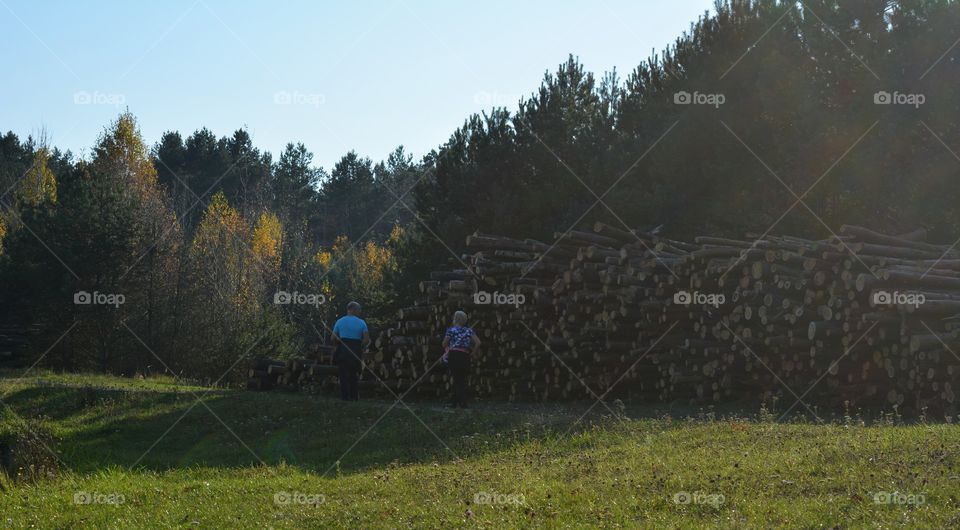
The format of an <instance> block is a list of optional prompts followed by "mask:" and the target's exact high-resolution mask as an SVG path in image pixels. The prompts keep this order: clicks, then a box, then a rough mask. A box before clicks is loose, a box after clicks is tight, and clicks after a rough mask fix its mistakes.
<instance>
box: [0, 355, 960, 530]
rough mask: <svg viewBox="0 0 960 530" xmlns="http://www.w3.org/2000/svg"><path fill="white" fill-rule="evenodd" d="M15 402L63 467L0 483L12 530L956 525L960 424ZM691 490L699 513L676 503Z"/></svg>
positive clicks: (184, 398) (134, 388)
mask: <svg viewBox="0 0 960 530" xmlns="http://www.w3.org/2000/svg"><path fill="white" fill-rule="evenodd" d="M88 385H89V386H88ZM91 387H92V388H91ZM198 396H202V399H203V401H202V402H198V401H197V397H198ZM0 397H2V399H3V402H4V403H5V404H6V405H9V407H10V409H6V407H4V408H5V409H6V413H5V414H4V416H3V419H2V422H3V425H2V427H4V428H3V429H0V433H2V432H5V431H6V432H8V431H10V429H21V430H22V429H23V427H22V424H21V423H20V421H21V420H19V418H21V417H23V418H41V417H42V419H41V420H31V423H30V425H31V426H33V427H35V428H43V429H46V430H48V431H49V434H50V435H51V436H52V441H51V445H53V446H55V448H56V450H57V452H58V453H59V457H60V458H61V459H62V461H63V467H62V469H61V471H60V473H59V475H58V476H56V477H53V478H42V479H37V480H13V479H9V478H7V479H3V480H0V488H2V489H3V490H4V491H3V493H2V494H0V527H3V528H7V527H10V528H31V527H33V528H37V527H39V528H80V527H95V528H169V527H176V528H197V527H200V528H271V527H272V528H457V527H466V528H474V527H477V528H515V527H521V528H523V527H536V528H538V527H546V528H587V527H603V528H618V527H619V528H697V527H730V528H732V527H738V528H742V527H750V528H769V527H788V528H834V527H840V528H891V527H912V528H950V527H953V528H956V527H958V526H960V510H958V508H960V504H958V499H957V497H958V496H960V430H958V427H956V426H953V425H946V424H922V423H919V424H912V425H904V424H897V422H879V423H877V424H871V425H869V426H868V425H864V424H863V423H862V422H859V421H856V420H850V421H846V422H844V421H839V422H836V423H831V424H827V425H815V424H811V423H807V422H791V423H775V422H774V421H772V418H775V417H776V416H770V415H766V414H763V415H760V416H758V417H756V418H753V419H751V420H747V419H743V418H734V417H730V418H727V419H711V418H710V416H709V415H700V417H697V415H694V416H693V417H692V418H690V419H676V418H671V417H667V416H662V415H661V416H656V415H654V414H653V412H652V411H651V410H649V409H637V410H629V411H628V412H627V415H628V416H629V417H630V418H633V419H618V418H613V417H611V416H609V415H608V416H606V417H603V416H601V415H599V414H596V415H592V416H590V417H589V418H588V421H589V425H587V424H580V425H578V426H577V428H576V429H574V430H572V431H571V432H569V433H568V432H567V431H568V429H569V427H570V426H571V425H572V424H573V423H574V422H575V421H576V420H577V419H578V418H579V416H580V415H581V414H582V412H583V411H584V410H586V408H587V407H588V406H589V404H569V405H566V406H538V405H523V406H519V405H518V406H511V405H480V406H478V407H476V408H475V409H471V410H468V411H466V412H457V413H454V412H451V411H448V410H445V409H443V408H441V407H437V406H435V405H430V404H411V408H412V411H413V412H412V413H411V411H410V410H407V408H406V407H405V406H404V405H397V406H396V407H395V408H393V409H392V410H390V411H389V413H387V410H388V409H389V408H390V407H391V405H392V402H384V401H364V402H360V403H347V404H344V403H341V402H339V401H336V400H332V399H329V398H324V397H317V396H306V395H290V394H263V393H250V392H242V391H231V390H223V389H214V390H209V389H204V388H200V387H183V386H180V385H177V384H176V383H175V382H174V381H171V380H169V379H156V380H153V379H148V380H128V379H117V378H109V377H105V376H76V375H55V374H49V373H48V374H41V375H40V376H36V377H29V378H23V379H15V378H5V379H0ZM191 407H192V408H191ZM207 407H209V409H210V410H208V409H207ZM11 409H12V410H13V411H15V413H16V415H14V414H13V413H11V412H10V410H11ZM598 409H599V410H605V409H604V408H603V407H597V408H596V409H594V410H598ZM754 410H756V409H754ZM188 411H189V412H188ZM211 411H212V412H211ZM384 413H387V414H386V415H385V416H384ZM651 415H652V416H654V417H649V416H651ZM381 417H382V419H381ZM218 418H219V419H218ZM418 418H419V419H418ZM378 419H379V422H378ZM221 420H222V422H223V423H221ZM421 420H422V422H423V423H421ZM424 424H425V425H424ZM374 425H375V426H374ZM171 427H172V428H171ZM371 427H373V428H372V429H371ZM368 430H369V432H368ZM435 435H436V436H435ZM361 438H362V439H361ZM158 440H159V441H158ZM358 440H359V442H358ZM682 492H687V493H689V494H691V496H693V495H694V494H695V495H696V501H692V502H690V503H688V504H679V503H677V502H676V500H675V499H676V498H677V497H678V494H679V495H680V496H681V497H682V495H683V494H682ZM878 492H898V493H899V494H902V495H913V497H911V498H910V499H911V500H916V501H917V502H914V503H911V504H902V505H900V504H878V503H876V502H875V500H874V496H875V494H877V493H878ZM478 494H480V495H483V494H491V495H492V496H493V497H494V498H495V499H496V500H498V501H500V502H499V503H490V504H476V503H475V502H474V501H475V497H476V496H477V495H478ZM285 495H286V497H284V496H285ZM85 496H86V497H87V498H95V502H93V503H91V504H82V503H78V502H76V500H77V498H83V497H85ZM278 497H279V500H280V501H282V500H283V499H284V498H289V497H295V502H290V503H284V502H277V500H278ZM108 501H122V502H116V503H114V504H109V503H108ZM301 501H303V502H306V501H313V502H312V503H310V504H306V503H301ZM920 501H922V502H920Z"/></svg>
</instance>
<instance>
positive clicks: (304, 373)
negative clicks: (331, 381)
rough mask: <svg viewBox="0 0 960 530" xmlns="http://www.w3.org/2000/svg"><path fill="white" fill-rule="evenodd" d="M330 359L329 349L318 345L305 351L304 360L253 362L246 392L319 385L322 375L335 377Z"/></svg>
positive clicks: (299, 358) (335, 368)
mask: <svg viewBox="0 0 960 530" xmlns="http://www.w3.org/2000/svg"><path fill="white" fill-rule="evenodd" d="M332 356H333V347H331V346H323V345H319V344H318V345H314V346H312V347H310V348H308V351H307V352H306V356H305V357H295V358H291V359H288V360H286V361H279V360H272V359H257V360H256V361H255V362H254V363H253V366H251V367H250V370H249V373H248V376H249V379H248V380H247V389H248V390H272V389H274V388H288V389H295V388H301V387H304V386H307V385H310V384H319V383H322V382H323V380H324V378H325V377H326V376H330V375H336V374H337V367H336V366H334V364H333V360H332Z"/></svg>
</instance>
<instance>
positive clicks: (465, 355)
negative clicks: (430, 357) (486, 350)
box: [443, 311, 480, 408]
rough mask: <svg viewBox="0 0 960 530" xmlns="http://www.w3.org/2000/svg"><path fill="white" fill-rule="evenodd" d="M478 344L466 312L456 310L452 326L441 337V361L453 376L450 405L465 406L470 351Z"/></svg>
mask: <svg viewBox="0 0 960 530" xmlns="http://www.w3.org/2000/svg"><path fill="white" fill-rule="evenodd" d="M479 346H480V339H478V338H477V334H476V333H474V332H473V329H471V328H468V327H467V314H466V313H464V312H463V311H457V312H456V313H454V315H453V326H451V327H450V328H448V329H447V333H446V335H444V337H443V350H444V352H443V361H444V362H445V363H447V366H448V367H449V368H450V375H451V376H452V378H453V400H452V401H451V403H450V406H452V407H463V408H466V407H467V382H468V381H467V379H468V377H469V375H470V351H471V350H472V349H476V348H478V347H479Z"/></svg>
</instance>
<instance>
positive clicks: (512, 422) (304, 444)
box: [3, 387, 585, 476]
mask: <svg viewBox="0 0 960 530" xmlns="http://www.w3.org/2000/svg"><path fill="white" fill-rule="evenodd" d="M198 395H202V393H198ZM3 401H4V403H6V404H8V405H10V406H11V407H12V408H13V410H14V411H16V413H17V414H18V415H20V416H22V417H28V418H29V417H46V418H48V419H49V420H50V421H51V423H52V424H53V425H55V428H56V430H57V431H58V432H57V434H58V439H59V440H60V443H59V451H60V452H61V457H62V459H63V461H64V462H65V463H66V464H67V465H68V466H69V467H70V468H71V469H72V470H74V471H77V472H81V473H89V472H95V471H97V470H100V469H104V468H107V467H111V466H121V467H134V468H144V469H149V470H157V471H162V470H167V469H173V468H187V467H247V466H251V465H254V466H255V465H258V464H267V465H275V464H279V463H281V462H285V463H287V464H289V465H293V466H297V467H300V468H302V469H304V470H309V471H312V472H319V473H328V476H335V475H336V474H337V473H353V472H358V471H363V470H367V469H371V468H377V467H383V466H386V465H389V464H393V463H397V464H410V463H429V462H440V463H442V462H449V461H452V460H455V459H457V458H466V457H468V456H470V457H473V456H477V455H478V454H482V453H485V452H492V451H499V450H505V449H507V448H509V447H510V446H511V445H513V444H516V443H518V442H522V441H529V440H531V439H545V438H548V437H551V436H556V435H558V433H559V434H562V433H563V431H564V430H565V429H566V428H567V426H569V425H570V424H572V423H573V421H574V420H575V419H576V416H575V415H573V414H572V413H567V414H559V413H557V412H556V411H555V410H554V409H552V408H538V409H530V410H526V411H523V412H521V410H523V408H522V407H516V408H511V409H507V410H504V409H500V408H485V407H478V408H477V409H470V410H466V411H463V410H457V411H454V410H450V409H445V408H443V407H440V406H437V405H433V404H425V403H411V404H410V408H411V409H412V412H411V410H410V409H408V408H407V407H406V406H404V405H403V404H396V405H395V406H394V404H393V401H383V400H371V401H361V402H357V403H345V402H341V401H339V400H334V399H332V398H327V397H319V396H308V395H298V394H278V393H253V392H243V391H213V392H211V393H210V394H207V395H206V396H205V397H203V399H202V401H199V400H198V399H197V397H196V396H195V395H193V394H189V393H181V392H176V393H174V392H171V393H164V392H156V391H150V392H143V391H125V390H118V389H85V388H57V387H23V388H19V389H16V390H12V391H10V392H9V393H8V394H7V395H6V396H5V397H3ZM584 408H585V407H584Z"/></svg>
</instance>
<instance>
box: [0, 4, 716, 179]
mask: <svg viewBox="0 0 960 530" xmlns="http://www.w3.org/2000/svg"><path fill="white" fill-rule="evenodd" d="M712 4H713V0H670V1H665V0H634V1H626V0H624V1H621V0H589V1H578V2H568V1H561V0H552V1H540V0H537V1H513V2H510V1H483V2H453V1H429V2H428V1H416V0H396V1H392V0H384V1H376V2H365V1H350V2H348V1H343V2H336V3H334V2H323V1H290V2H281V1H275V2H241V1H234V2H228V1H219V0H186V1H156V2H145V1H139V0H138V1H124V2H120V1H116V2H69V1H58V2H53V1H36V0H33V1H30V0H0V46H2V49H3V56H4V72H5V75H4V79H3V82H2V83H0V101H2V104H0V130H2V131H4V132H5V131H8V130H12V131H14V132H15V133H17V134H18V135H20V136H22V137H26V136H27V135H28V134H31V133H36V132H37V131H39V130H40V129H41V128H43V129H45V130H46V131H47V133H48V136H49V137H50V139H51V143H52V144H53V145H56V146H58V147H61V148H63V149H71V150H72V151H73V152H74V153H76V154H80V155H87V154H88V153H89V150H90V147H91V146H92V145H93V144H94V142H95V141H96V138H97V135H98V134H99V133H100V131H101V130H102V129H103V127H104V126H105V125H106V124H107V123H108V122H109V121H110V120H112V119H113V118H114V117H116V115H117V113H118V112H119V111H120V110H122V109H123V108H124V107H129V108H130V110H131V111H132V112H133V113H134V114H135V115H136V116H137V118H138V119H139V121H140V127H141V130H142V132H143V134H144V137H145V139H146V141H147V142H148V143H149V144H150V145H153V144H154V143H155V142H156V141H157V140H158V139H159V138H160V135H161V134H162V133H163V132H164V131H167V130H178V131H180V132H181V133H182V134H184V136H186V135H188V134H190V133H191V132H193V131H194V130H196V129H198V128H200V127H203V126H205V127H207V128H209V129H211V130H212V131H213V132H214V133H216V134H217V135H218V136H223V135H228V134H230V133H232V132H233V131H234V130H236V129H238V128H241V127H246V128H247V129H248V130H249V131H250V133H251V135H252V136H253V141H254V144H255V145H256V146H257V147H259V148H261V149H265V150H268V151H271V152H273V153H274V155H275V156H276V155H277V154H278V153H279V151H280V150H281V149H282V148H283V146H284V145H285V144H286V143H287V142H289V141H301V142H303V143H304V144H306V146H307V148H308V149H310V150H311V151H313V153H314V154H315V159H314V160H315V162H316V163H317V164H318V165H322V166H323V167H325V168H327V169H329V168H330V167H331V166H332V164H333V163H334V162H335V161H336V160H337V159H339V157H340V156H341V155H343V154H344V153H345V152H347V151H348V150H350V149H355V150H356V151H357V152H359V153H360V154H361V155H364V156H370V157H371V158H373V159H374V160H380V159H382V158H384V157H385V156H386V155H387V154H388V153H389V152H390V151H391V150H392V149H393V148H395V147H396V146H397V145H400V144H403V145H404V146H406V148H407V149H408V151H410V152H411V153H413V154H414V155H416V156H417V157H419V156H421V155H423V154H424V153H426V152H428V151H429V150H430V149H432V148H434V147H436V146H438V145H439V144H441V143H443V142H444V141H445V140H446V139H447V138H448V137H449V135H450V133H451V132H452V131H453V130H454V129H455V128H456V127H458V126H459V125H460V124H462V123H463V120H464V119H465V118H466V117H467V116H468V115H470V114H471V113H473V112H478V111H481V110H484V109H486V108H489V107H490V106H491V105H493V104H497V105H505V106H507V107H508V108H511V109H514V108H516V102H517V100H518V99H519V98H520V96H521V95H527V94H530V93H531V92H533V91H534V90H535V89H536V88H537V87H538V86H539V84H540V81H541V79H542V77H543V74H544V72H545V71H546V70H551V71H552V70H554V69H555V68H556V66H557V65H558V64H559V63H561V62H562V61H564V60H565V59H566V57H567V54H569V53H573V54H574V55H577V56H579V57H580V60H581V61H582V62H583V63H584V64H585V66H586V67H587V69H589V70H591V71H593V72H595V73H597V74H600V73H602V72H604V71H607V70H610V69H612V68H614V67H616V68H617V70H618V72H620V73H621V74H623V75H626V74H627V73H629V72H630V71H631V70H632V69H633V68H634V67H635V66H636V65H637V64H639V63H640V62H642V61H643V60H644V59H645V58H646V57H648V56H649V55H650V53H651V51H653V50H657V51H659V50H661V49H662V48H663V47H664V46H665V45H667V44H669V43H671V42H672V41H673V39H674V38H675V37H676V36H678V35H679V34H680V33H681V32H683V31H684V30H686V29H688V28H689V26H690V23H691V22H692V21H693V20H695V19H696V18H697V17H698V16H699V15H701V14H702V13H704V12H705V11H706V10H708V9H712ZM286 102H289V103H288V104H284V103H286Z"/></svg>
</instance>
